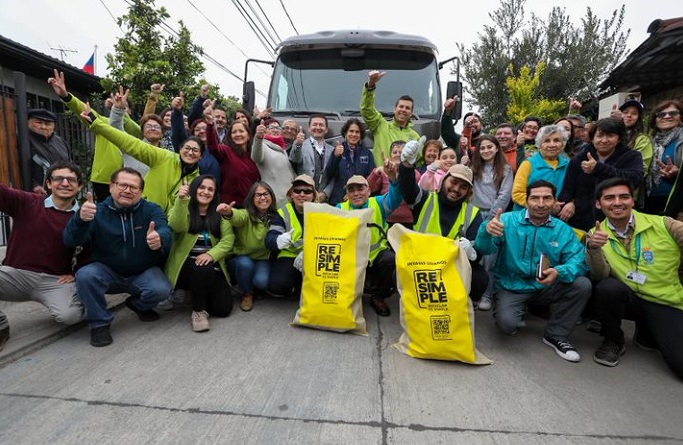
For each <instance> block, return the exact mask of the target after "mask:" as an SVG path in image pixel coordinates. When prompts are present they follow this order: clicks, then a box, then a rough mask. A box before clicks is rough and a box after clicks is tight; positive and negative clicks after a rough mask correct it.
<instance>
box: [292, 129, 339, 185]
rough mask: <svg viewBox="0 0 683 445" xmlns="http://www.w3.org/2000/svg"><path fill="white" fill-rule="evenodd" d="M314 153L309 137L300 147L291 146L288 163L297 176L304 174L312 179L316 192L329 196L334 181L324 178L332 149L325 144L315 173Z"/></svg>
mask: <svg viewBox="0 0 683 445" xmlns="http://www.w3.org/2000/svg"><path fill="white" fill-rule="evenodd" d="M315 152H316V151H315V147H314V146H313V141H312V138H310V137H309V138H308V139H306V140H305V141H304V142H303V144H301V146H297V145H296V144H292V149H291V151H290V152H289V162H291V163H292V166H293V167H294V171H295V172H296V174H297V176H298V175H304V174H306V175H309V176H310V177H312V178H314V179H315V186H316V188H317V189H318V191H321V192H324V193H325V194H326V195H327V196H330V193H332V187H334V179H333V178H327V177H326V176H325V166H326V165H327V161H329V160H330V158H331V157H332V155H333V153H334V147H333V146H332V145H330V144H328V143H327V142H325V148H324V156H323V163H322V167H321V168H320V171H318V172H316V171H315ZM316 173H317V174H316Z"/></svg>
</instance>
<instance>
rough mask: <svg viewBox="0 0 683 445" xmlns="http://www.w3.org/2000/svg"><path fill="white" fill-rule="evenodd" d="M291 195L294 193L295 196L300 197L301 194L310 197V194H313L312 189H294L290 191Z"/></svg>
mask: <svg viewBox="0 0 683 445" xmlns="http://www.w3.org/2000/svg"><path fill="white" fill-rule="evenodd" d="M292 193H295V194H297V195H300V194H302V193H303V194H304V195H312V194H313V190H312V189H300V188H296V189H292Z"/></svg>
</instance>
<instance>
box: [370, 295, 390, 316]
mask: <svg viewBox="0 0 683 445" xmlns="http://www.w3.org/2000/svg"><path fill="white" fill-rule="evenodd" d="M370 306H372V308H373V309H374V310H375V312H376V313H377V315H379V316H380V317H388V316H389V315H391V311H390V310H389V305H388V304H387V302H386V301H384V298H380V297H375V296H374V295H373V296H372V297H371V298H370Z"/></svg>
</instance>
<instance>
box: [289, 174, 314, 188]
mask: <svg viewBox="0 0 683 445" xmlns="http://www.w3.org/2000/svg"><path fill="white" fill-rule="evenodd" d="M297 182H302V183H304V184H308V185H310V186H311V187H313V188H315V181H314V180H313V178H311V177H310V176H308V175H299V176H297V177H296V178H294V179H293V180H292V185H294V184H296V183H297Z"/></svg>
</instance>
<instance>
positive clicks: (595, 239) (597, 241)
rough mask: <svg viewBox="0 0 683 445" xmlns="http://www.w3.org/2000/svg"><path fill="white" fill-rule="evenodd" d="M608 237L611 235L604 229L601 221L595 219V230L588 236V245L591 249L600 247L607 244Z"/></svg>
mask: <svg viewBox="0 0 683 445" xmlns="http://www.w3.org/2000/svg"><path fill="white" fill-rule="evenodd" d="M608 239H609V235H608V233H607V232H605V231H604V230H603V229H602V224H600V221H595V230H594V231H593V233H592V234H591V235H590V237H589V238H588V247H589V248H591V249H599V248H601V247H602V246H604V245H605V244H607V240H608Z"/></svg>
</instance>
